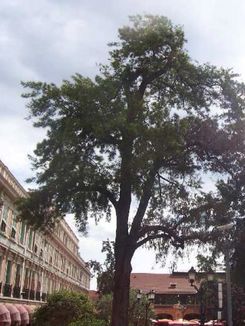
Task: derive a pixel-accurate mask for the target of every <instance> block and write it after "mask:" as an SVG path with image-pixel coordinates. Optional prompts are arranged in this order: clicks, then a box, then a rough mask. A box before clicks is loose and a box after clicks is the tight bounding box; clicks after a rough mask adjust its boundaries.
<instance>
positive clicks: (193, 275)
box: [188, 267, 214, 326]
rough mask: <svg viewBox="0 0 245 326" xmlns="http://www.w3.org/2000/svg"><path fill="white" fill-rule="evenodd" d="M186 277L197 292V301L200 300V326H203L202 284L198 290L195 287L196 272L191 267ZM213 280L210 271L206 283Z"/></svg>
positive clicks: (212, 274) (212, 273)
mask: <svg viewBox="0 0 245 326" xmlns="http://www.w3.org/2000/svg"><path fill="white" fill-rule="evenodd" d="M188 277H189V282H190V284H191V286H193V287H194V289H195V290H196V291H197V294H198V296H199V300H200V326H204V323H205V306H204V288H203V286H202V283H201V284H200V287H199V288H198V287H197V286H196V285H195V281H196V271H195V269H194V268H193V267H191V269H190V270H189V272H188ZM213 278H214V272H213V271H212V270H210V271H209V272H208V273H207V280H208V281H213Z"/></svg>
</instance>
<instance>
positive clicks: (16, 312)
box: [5, 303, 21, 323]
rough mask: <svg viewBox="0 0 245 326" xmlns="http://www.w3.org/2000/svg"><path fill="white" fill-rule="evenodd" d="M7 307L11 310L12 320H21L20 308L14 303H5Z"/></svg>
mask: <svg viewBox="0 0 245 326" xmlns="http://www.w3.org/2000/svg"><path fill="white" fill-rule="evenodd" d="M5 307H6V308H7V309H8V311H9V312H10V317H11V321H12V322H19V323H20V322H21V318H20V313H19V310H18V309H17V308H16V307H15V305H13V304H12V303H5Z"/></svg>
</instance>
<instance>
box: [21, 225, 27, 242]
mask: <svg viewBox="0 0 245 326" xmlns="http://www.w3.org/2000/svg"><path fill="white" fill-rule="evenodd" d="M25 230H26V225H25V223H24V222H22V223H21V230H20V243H21V244H24V238H25Z"/></svg>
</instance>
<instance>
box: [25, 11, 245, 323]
mask: <svg viewBox="0 0 245 326" xmlns="http://www.w3.org/2000/svg"><path fill="white" fill-rule="evenodd" d="M110 48H111V51H110V53H109V54H110V57H109V63H108V65H104V66H101V69H100V74H99V75H97V76H96V77H95V78H94V79H93V80H92V79H89V78H87V77H84V76H82V75H80V74H76V75H75V76H73V77H72V78H71V80H69V81H68V80H66V81H63V83H62V84H61V85H60V86H57V85H55V84H47V83H45V82H26V83H23V86H24V87H25V88H27V89H28V90H29V91H28V92H27V93H26V94H25V95H24V97H25V98H27V99H28V100H29V102H28V107H29V110H30V118H32V119H33V120H34V126H35V127H39V128H44V129H46V131H47V134H46V137H45V138H44V139H43V141H41V142H40V143H39V144H37V147H36V150H35V152H34V157H33V166H34V169H35V170H36V177H35V182H36V183H37V185H38V186H39V189H38V190H36V191H33V192H31V193H30V197H29V198H28V199H27V200H26V201H24V202H22V203H21V204H20V211H21V216H22V218H24V219H27V220H28V221H29V222H31V223H32V224H33V225H35V226H36V227H40V226H47V225H53V223H54V221H55V220H56V219H57V218H58V217H60V216H63V215H64V214H66V213H74V214H75V218H76V221H77V224H78V227H79V229H80V231H83V232H85V230H86V225H87V222H88V218H89V217H94V218H95V219H96V220H97V221H99V219H100V218H101V216H103V214H104V213H105V214H106V216H107V218H108V219H110V218H111V209H112V208H113V209H114V211H115V213H116V222H117V223H116V225H117V226H116V237H115V284H114V303H113V307H114V308H113V320H112V325H113V326H125V325H127V312H128V309H127V307H128V296H129V275H130V272H131V259H132V257H133V255H134V252H135V250H136V249H137V248H138V247H140V246H142V245H147V246H150V247H153V248H154V249H156V250H157V251H158V252H159V257H160V258H161V256H164V255H165V254H166V253H167V252H168V250H169V248H172V247H174V248H183V247H184V245H185V244H188V243H189V244H190V243H193V242H195V241H196V239H199V240H201V241H203V242H207V241H209V240H210V239H211V236H212V237H213V235H215V234H216V233H215V230H213V231H212V232H209V231H210V229H209V227H210V226H211V225H218V224H221V223H226V222H227V221H230V220H231V219H232V218H234V216H237V215H239V214H241V213H242V212H244V209H245V206H244V202H245V201H244V200H243V198H244V189H245V188H244V169H243V166H244V153H245V150H244V146H245V139H244V137H245V132H244V131H245V130H244V91H245V88H244V84H243V83H240V82H239V81H238V79H237V76H236V75H235V74H234V73H233V72H232V71H231V70H225V69H218V68H216V67H214V66H212V65H209V64H203V65H201V64H198V63H196V62H194V61H192V60H191V58H190V56H189V54H188V53H187V51H186V49H185V38H184V33H183V30H182V29H181V28H180V27H179V26H173V25H172V23H171V22H170V21H169V20H168V19H167V18H165V17H161V16H144V17H141V16H135V17H131V25H130V26H126V27H123V28H121V29H119V40H118V41H117V42H114V43H112V44H110ZM209 176H213V180H215V181H214V183H216V188H215V189H216V190H213V191H212V192H210V191H205V187H204V186H203V185H205V180H207V178H208V177H209ZM201 213H206V217H207V218H205V219H204V218H203V217H202V214H201ZM210 233H211V234H210Z"/></svg>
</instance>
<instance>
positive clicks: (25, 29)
mask: <svg viewBox="0 0 245 326" xmlns="http://www.w3.org/2000/svg"><path fill="white" fill-rule="evenodd" d="M244 9H245V2H244V1H243V0H233V1H230V0H198V1H196V0H171V1H167V0H144V1H142V0H117V1H114V0H105V1H100V0H90V1H80V0H70V1H64V0H40V1H32V0H2V1H1V3H0V47H1V53H0V62H1V64H0V93H1V102H0V158H1V159H2V160H3V162H4V163H5V164H6V165H7V166H8V167H9V168H10V170H11V171H12V172H13V174H14V175H15V176H16V177H17V178H18V180H19V181H20V182H21V183H24V180H25V179H26V178H27V177H29V176H30V175H31V174H32V173H31V171H30V163H29V161H28V160H27V154H28V153H29V154H30V153H31V152H32V151H33V148H34V145H35V143H36V142H37V141H38V140H39V139H40V136H41V134H42V132H41V131H39V130H34V129H33V127H32V126H31V122H30V121H25V120H24V117H25V116H27V111H26V109H25V108H24V101H23V99H21V97H20V94H21V92H22V89H21V87H20V81H21V80H30V79H34V80H43V81H49V82H50V81H53V82H56V83H60V82H61V80H62V79H67V78H69V77H70V76H71V75H72V74H74V73H75V72H79V73H81V74H83V75H85V76H87V75H89V76H94V75H95V74H96V73H97V72H98V66H97V64H98V63H100V62H102V63H104V62H106V58H107V53H108V48H107V43H108V42H110V41H114V40H115V39H116V35H117V29H118V28H119V27H120V26H122V25H125V24H127V23H128V16H129V15H132V14H137V13H139V14H144V13H151V14H159V15H165V16H167V17H169V18H170V19H171V20H172V21H173V23H174V24H179V25H183V27H184V30H185V32H186V38H187V40H188V43H187V45H186V46H187V48H188V50H189V52H190V55H191V56H192V57H193V58H194V59H197V60H199V61H201V62H207V61H208V62H211V63H214V64H216V65H219V66H220V65H224V66H226V67H234V69H235V71H237V72H239V73H241V74H242V76H243V77H244V76H245V60H244V52H245V38H244V37H243V31H244V30H245V20H244V15H243V13H244ZM114 231H115V224H113V225H111V224H108V223H103V224H99V225H98V226H96V227H94V226H93V224H90V228H89V234H88V237H87V238H82V237H81V242H80V246H81V254H82V256H83V257H84V259H85V260H88V259H90V258H91V259H96V258H99V259H103V256H102V255H101V253H100V250H101V241H102V240H106V238H107V237H109V238H113V234H114ZM146 262H147V263H146ZM183 266H184V265H183ZM133 268H134V271H142V272H143V271H150V270H152V268H154V269H153V270H155V271H156V270H159V269H161V268H160V267H159V266H155V263H154V254H149V253H148V252H146V251H144V250H143V251H142V250H140V251H139V253H137V254H136V256H135V257H134V260H133Z"/></svg>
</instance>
